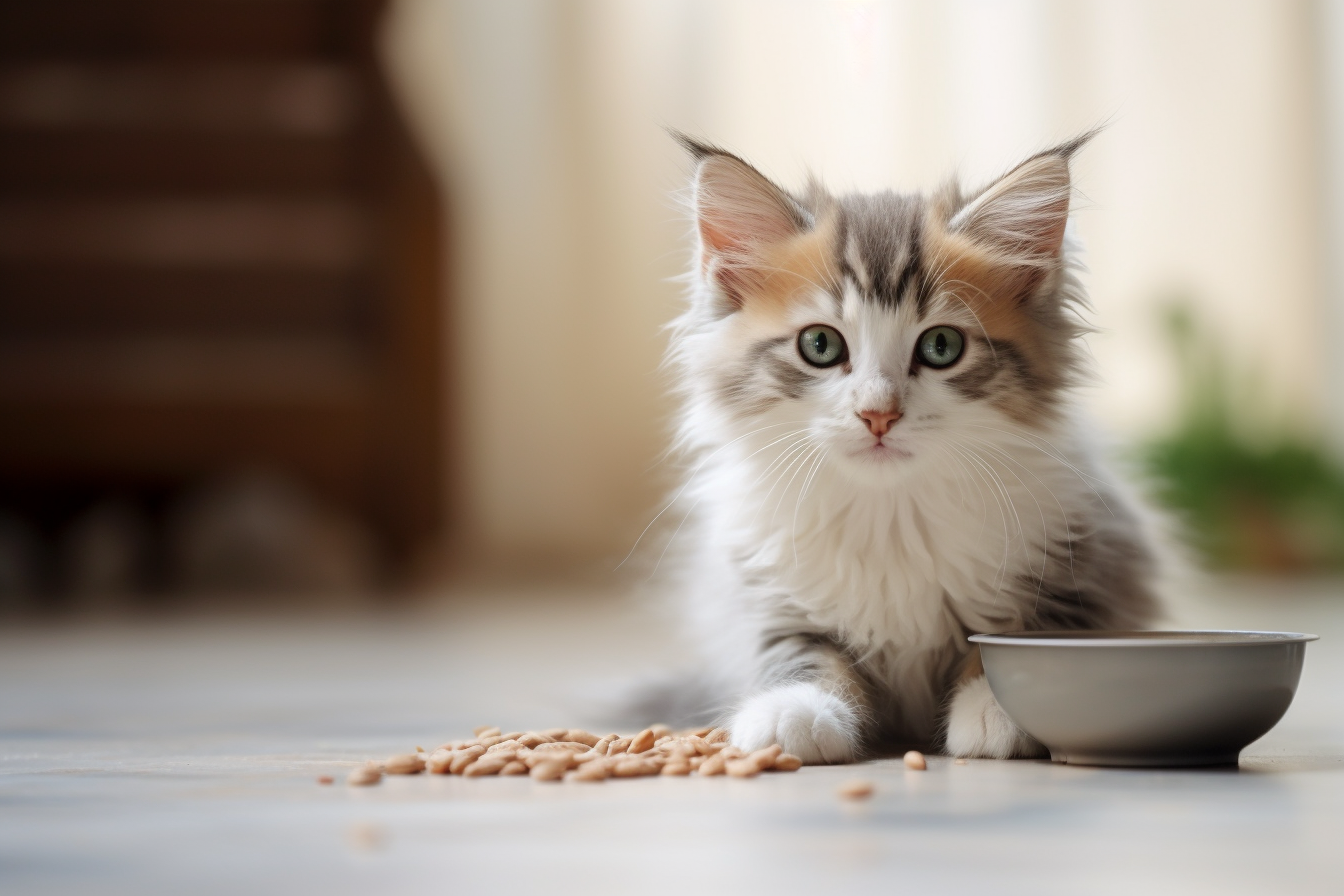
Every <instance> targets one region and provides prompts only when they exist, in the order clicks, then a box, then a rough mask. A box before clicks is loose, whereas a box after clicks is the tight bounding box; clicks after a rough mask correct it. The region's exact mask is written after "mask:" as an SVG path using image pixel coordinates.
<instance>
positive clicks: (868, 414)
mask: <svg viewBox="0 0 1344 896" xmlns="http://www.w3.org/2000/svg"><path fill="white" fill-rule="evenodd" d="M855 413H856V414H857V415H858V417H859V419H860V420H862V421H863V422H864V424H865V425H866V426H867V427H868V431H869V432H871V433H872V434H873V435H875V436H877V437H878V438H879V439H880V438H882V437H883V436H884V435H886V434H887V433H888V432H890V431H891V428H892V427H893V426H895V425H896V421H898V420H900V419H901V417H902V416H904V415H903V414H902V413H901V410H900V408H888V409H887V410H885V411H871V410H870V411H856V412H855Z"/></svg>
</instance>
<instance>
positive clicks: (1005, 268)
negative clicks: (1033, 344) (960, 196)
mask: <svg viewBox="0 0 1344 896" xmlns="http://www.w3.org/2000/svg"><path fill="white" fill-rule="evenodd" d="M930 218H933V220H930V221H929V222H928V225H927V226H926V228H925V245H926V246H927V247H928V251H929V257H930V259H931V263H930V266H931V267H932V268H933V270H935V271H938V272H940V273H939V278H938V287H940V288H941V289H943V290H945V291H947V292H950V293H952V294H954V295H955V296H956V297H957V298H959V299H960V300H961V301H963V302H965V303H966V305H967V307H969V308H970V309H971V311H972V313H974V314H975V316H976V318H977V319H978V320H979V321H980V325H981V326H982V327H984V329H985V333H986V335H988V336H989V337H990V338H992V339H1012V340H1017V341H1021V340H1023V339H1025V338H1027V337H1028V336H1029V334H1030V332H1031V327H1030V326H1029V325H1028V324H1029V319H1028V316H1027V315H1026V313H1025V309H1024V307H1023V300H1024V299H1025V298H1027V297H1028V296H1029V295H1030V293H1031V292H1032V291H1033V290H1034V289H1035V288H1036V287H1037V286H1039V285H1040V283H1041V280H1042V278H1043V277H1045V276H1046V275H1047V274H1049V273H1050V272H1049V271H1047V270H1043V269H1041V268H1039V267H1022V266H1015V265H1011V264H1005V263H1004V261H1003V259H1002V257H1001V256H999V255H998V254H996V253H995V252H993V251H991V250H988V249H986V248H984V247H983V246H980V245H979V244H977V243H974V242H972V241H971V240H969V239H967V238H966V237H965V236H964V235H962V234H959V233H949V232H948V231H947V230H946V229H945V226H944V225H945V222H944V221H942V220H938V219H936V218H934V215H932V214H931V215H930Z"/></svg>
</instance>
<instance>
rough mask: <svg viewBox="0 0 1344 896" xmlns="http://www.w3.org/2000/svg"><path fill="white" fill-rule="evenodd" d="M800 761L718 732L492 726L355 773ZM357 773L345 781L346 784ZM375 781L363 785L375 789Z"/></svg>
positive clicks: (784, 764) (719, 767)
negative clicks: (746, 747)
mask: <svg viewBox="0 0 1344 896" xmlns="http://www.w3.org/2000/svg"><path fill="white" fill-rule="evenodd" d="M802 764H803V762H802V760H801V759H799V758H798V757H797V756H793V755H790V754H788V753H785V752H784V751H783V749H782V748H781V747H780V746H779V745H778V744H775V745H773V746H769V747H766V748H764V749H761V750H756V751H755V752H752V753H747V752H745V751H743V750H741V749H739V748H737V747H734V746H733V745H732V744H730V743H729V742H728V731H727V729H724V728H696V729H693V730H690V731H680V732H677V731H673V730H672V729H671V728H669V727H668V726H667V725H650V726H649V727H648V728H645V729H644V730H643V731H640V732H639V733H638V734H633V735H630V736H628V737H622V736H620V735H619V734H607V735H604V736H602V737H598V736H597V735H595V734H590V733H589V732H587V731H584V730H582V729H580V728H548V729H546V730H545V731H513V732H509V733H508V734H504V733H501V731H500V729H499V728H498V727H496V726H493V725H491V726H482V727H480V728H477V729H476V736H475V737H473V738H471V739H470V740H452V741H448V742H447V743H445V744H443V745H442V746H439V747H437V748H436V749H434V750H432V751H430V752H428V753H426V752H425V751H424V750H423V749H421V748H420V747H416V751H415V752H414V753H405V754H401V755H397V756H392V757H389V758H388V759H385V760H382V761H376V762H374V761H371V762H369V763H368V764H367V765H366V766H365V768H364V769H361V770H358V771H357V774H358V776H360V777H370V776H372V775H377V776H378V777H379V778H381V775H382V774H383V773H386V774H389V775H414V774H418V773H419V772H422V771H429V772H430V773H431V774H435V775H462V776H463V777H467V778H478V777H488V776H495V775H531V777H533V778H534V779H536V780H538V781H561V780H566V781H605V780H606V779H607V778H643V777H650V776H654V775H666V776H669V777H677V776H684V775H693V774H699V775H704V776H706V777H713V776H716V775H725V774H726V775H730V776H733V777H738V778H754V777H756V776H757V775H759V774H761V773H762V772H769V771H780V772H793V771H797V770H798V769H799V768H801V767H802ZM355 777H356V775H352V776H351V783H356V782H355ZM377 780H378V778H374V779H373V780H369V781H364V782H362V783H376V782H377Z"/></svg>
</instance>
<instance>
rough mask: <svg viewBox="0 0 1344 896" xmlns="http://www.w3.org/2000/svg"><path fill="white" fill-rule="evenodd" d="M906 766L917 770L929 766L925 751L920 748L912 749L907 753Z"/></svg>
mask: <svg viewBox="0 0 1344 896" xmlns="http://www.w3.org/2000/svg"><path fill="white" fill-rule="evenodd" d="M905 767H906V768H908V769H912V770H914V771H917V772H922V771H924V770H925V769H926V768H928V767H929V764H928V762H926V761H925V760H924V754H923V753H921V752H919V751H918V750H911V751H910V752H908V753H906V754H905Z"/></svg>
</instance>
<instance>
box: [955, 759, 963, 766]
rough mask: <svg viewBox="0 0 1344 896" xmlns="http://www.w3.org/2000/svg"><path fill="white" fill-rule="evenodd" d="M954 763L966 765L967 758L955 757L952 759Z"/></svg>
mask: <svg viewBox="0 0 1344 896" xmlns="http://www.w3.org/2000/svg"><path fill="white" fill-rule="evenodd" d="M952 764H953V765H965V764H966V760H965V759H953V760H952Z"/></svg>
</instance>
